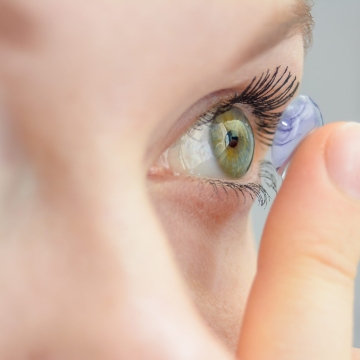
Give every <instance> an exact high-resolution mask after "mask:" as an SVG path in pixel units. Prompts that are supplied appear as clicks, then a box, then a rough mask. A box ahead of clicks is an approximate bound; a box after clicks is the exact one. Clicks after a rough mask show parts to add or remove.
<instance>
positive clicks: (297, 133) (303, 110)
mask: <svg viewBox="0 0 360 360" xmlns="http://www.w3.org/2000/svg"><path fill="white" fill-rule="evenodd" d="M323 125H324V122H323V117H322V115H321V112H320V109H319V107H318V106H317V105H316V104H315V102H314V101H313V100H311V99H310V98H309V97H308V96H305V95H300V96H299V97H297V98H296V99H295V100H294V101H292V102H291V103H290V105H289V106H288V107H287V108H286V110H285V111H284V113H283V114H282V116H281V118H280V121H279V125H278V127H277V129H276V132H275V136H274V141H273V145H272V149H271V157H272V162H273V165H274V167H275V168H276V170H277V172H278V173H279V174H280V175H281V176H282V177H283V178H284V177H285V175H286V168H287V165H288V163H289V161H290V160H291V157H292V155H293V153H294V151H295V149H296V148H297V147H298V145H299V144H300V142H301V141H302V140H303V139H304V138H305V137H306V136H307V135H308V134H309V133H310V132H311V131H312V130H314V129H316V128H318V127H321V126H323Z"/></svg>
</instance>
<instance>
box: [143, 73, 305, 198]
mask: <svg viewBox="0 0 360 360" xmlns="http://www.w3.org/2000/svg"><path fill="white" fill-rule="evenodd" d="M298 87H299V82H298V81H297V78H296V76H293V75H292V74H291V72H290V71H289V69H288V68H286V69H283V70H282V71H281V68H280V67H277V68H276V69H275V70H274V71H273V72H271V71H270V70H268V71H267V72H265V73H263V74H262V75H260V76H259V77H254V78H253V80H252V81H251V82H250V83H249V84H248V85H247V86H246V87H245V88H244V90H242V91H241V92H238V91H232V93H231V94H230V95H229V93H227V95H226V96H225V97H224V98H223V99H221V100H220V101H219V102H218V103H216V104H215V105H214V106H213V107H212V108H210V109H209V110H208V111H206V112H205V113H204V114H203V115H202V116H200V117H199V118H198V119H196V121H195V122H194V124H193V125H192V126H191V127H190V128H189V129H188V130H187V131H186V132H185V133H184V134H183V135H182V136H181V137H180V138H178V140H177V141H175V142H174V143H173V144H172V145H171V146H170V147H169V148H168V149H166V150H165V151H164V152H163V154H162V155H161V156H160V157H159V159H158V160H157V161H156V163H155V164H154V166H153V167H152V168H151V169H150V174H151V175H161V174H171V175H174V176H183V177H187V178H189V179H195V180H199V181H201V182H205V183H206V184H210V185H211V186H212V188H213V189H214V190H215V191H216V192H218V191H219V188H220V189H221V190H222V191H224V192H228V190H231V191H233V192H234V193H236V194H237V195H238V194H239V193H240V194H242V195H243V196H244V197H246V194H248V195H250V197H251V198H252V199H254V198H257V199H258V201H259V203H260V204H262V205H265V204H266V203H267V202H268V200H269V198H270V197H269V195H268V193H267V191H266V190H265V188H264V187H263V186H262V184H261V181H260V180H261V179H265V181H266V183H267V184H268V185H270V187H272V188H276V180H275V179H276V178H275V176H274V174H273V172H272V171H271V167H270V166H269V163H268V162H264V161H262V157H263V155H264V154H265V153H264V149H267V148H268V147H269V146H270V145H271V143H272V139H273V137H274V134H275V131H276V128H277V124H278V122H279V119H280V117H281V114H282V110H283V109H284V107H285V106H286V104H287V103H288V102H289V101H290V100H291V98H292V97H293V96H294V94H295V93H296V91H297V89H298Z"/></svg>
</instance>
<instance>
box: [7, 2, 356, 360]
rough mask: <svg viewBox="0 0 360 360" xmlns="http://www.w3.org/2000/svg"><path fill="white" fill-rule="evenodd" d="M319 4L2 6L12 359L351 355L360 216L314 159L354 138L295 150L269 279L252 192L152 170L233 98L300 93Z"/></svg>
mask: <svg viewBox="0 0 360 360" xmlns="http://www.w3.org/2000/svg"><path fill="white" fill-rule="evenodd" d="M306 9H307V8H306V4H305V3H304V2H301V1H300V0H256V1H254V0H241V1H239V0H226V1H215V0H214V1H209V0H182V1H162V0H154V1H151V2H143V1H140V0H138V1H130V0H127V1H126V0H122V1H105V0H103V1H100V0H87V1H85V0H76V1H74V0H64V1H61V2H58V1H55V0H48V1H43V0H32V1H25V0H0V84H1V88H0V104H1V112H0V114H1V125H2V133H3V134H5V135H6V136H4V139H6V140H4V141H3V142H2V143H1V144H0V146H1V162H2V167H1V173H0V177H1V178H0V184H1V187H0V196H1V205H2V206H1V211H0V224H1V229H0V231H1V239H2V242H1V244H0V246H1V249H0V285H1V292H2V296H1V297H0V334H1V336H0V358H1V359H4V360H8V359H9V360H10V359H16V360H17V359H51V360H52V359H56V360H57V359H68V360H72V359H87V360H88V359H94V360H95V359H96V360H97V359H110V360H111V359H114V360H115V359H140V360H141V359H164V360H165V359H173V360H178V359H179V360H180V359H208V360H212V359H224V360H228V359H231V358H232V357H233V356H234V354H235V353H237V355H238V356H239V357H240V358H241V359H243V360H250V359H251V360H253V359H265V358H266V359H277V360H281V359H286V360H291V359H297V360H298V359H306V360H308V359H312V358H318V359H330V360H340V359H341V360H344V359H347V360H348V359H350V356H351V340H350V339H351V336H352V328H351V304H350V302H351V301H350V299H351V296H352V281H351V277H352V276H354V274H353V270H352V269H353V267H354V268H355V267H356V263H357V261H358V258H359V254H360V245H359V244H358V242H356V241H355V239H356V238H357V237H358V235H360V230H359V229H358V225H357V222H358V221H357V219H358V217H359V213H360V210H359V204H358V203H357V202H356V201H353V200H352V199H350V198H347V197H345V196H344V195H343V193H342V192H341V191H339V190H338V189H337V188H336V187H335V186H333V185H332V183H331V181H330V180H329V178H328V176H327V175H326V170H325V166H324V161H323V157H322V156H323V152H321V151H319V150H318V149H319V148H320V149H325V148H326V146H327V141H328V139H330V138H332V137H331V136H332V134H333V132H335V130H336V129H340V127H341V125H339V124H337V125H333V126H332V127H326V128H324V129H322V130H321V131H320V132H317V133H316V134H314V135H313V136H312V137H310V139H309V140H308V141H307V142H306V143H305V144H304V146H303V147H302V148H301V149H300V150H299V152H298V153H297V155H296V156H295V158H294V161H293V163H292V165H291V168H290V170H289V175H288V178H289V180H287V181H286V182H285V183H284V186H283V188H282V190H281V192H280V193H279V196H278V198H277V199H276V202H275V204H274V206H273V211H272V215H271V216H270V218H269V222H268V225H267V229H266V230H265V236H264V239H263V242H264V245H263V249H265V250H263V249H262V251H261V256H260V260H259V265H258V267H257V264H256V253H255V249H254V244H253V240H252V234H251V230H250V224H249V210H250V207H251V203H252V201H251V199H250V198H249V197H248V196H247V197H246V202H245V204H244V203H243V202H242V201H238V199H237V197H236V195H234V194H233V193H229V196H225V195H224V194H222V195H220V196H219V197H217V196H214V193H213V189H212V187H210V186H206V185H204V186H203V187H202V188H201V191H199V182H198V181H197V180H193V181H190V180H188V179H187V178H185V177H180V176H171V175H164V176H159V175H154V174H152V173H151V171H150V172H149V170H150V169H151V168H152V166H153V165H154V163H155V162H156V160H157V159H158V157H159V156H160V155H161V154H162V153H163V151H165V150H166V149H167V148H168V147H169V146H171V144H172V143H174V142H175V141H176V140H177V139H178V138H179V137H180V136H181V135H182V134H183V133H184V132H185V131H187V130H188V129H189V128H190V127H191V126H192V125H193V124H194V123H195V121H196V119H197V118H198V117H199V116H200V115H201V114H203V113H204V111H207V110H208V109H209V108H211V106H212V105H214V104H215V103H216V102H217V101H218V100H221V98H222V96H223V95H224V92H227V91H230V92H231V91H232V92H234V91H241V90H242V89H244V88H245V87H246V86H247V85H248V84H249V83H250V82H251V80H252V79H253V78H254V76H257V77H258V76H260V75H261V74H262V73H263V72H266V71H267V70H270V71H271V70H274V69H275V68H276V67H278V66H281V67H282V68H285V67H289V69H290V71H291V72H292V74H293V75H294V76H297V78H298V79H299V81H300V79H301V76H302V66H303V55H304V44H305V42H306V41H307V40H306V39H308V36H309V22H308V20H309V17H308V16H307V12H306ZM304 39H305V40H304ZM285 106H286V105H284V107H285ZM284 107H283V108H284ZM245 110H246V109H245ZM280 110H283V109H280ZM249 121H250V123H251V124H252V126H254V118H253V117H251V115H249ZM352 132H354V131H352ZM256 136H257V135H256V134H255V138H256V150H255V157H254V160H253V165H252V168H251V170H250V172H249V173H248V174H247V175H246V176H245V177H244V178H243V179H242V180H241V181H244V182H246V181H250V180H251V181H255V180H257V176H258V175H257V174H258V172H257V169H258V167H259V164H260V162H261V160H262V159H263V157H264V156H265V153H266V151H267V148H266V147H264V146H262V145H260V141H259V139H258V138H257V137H256ZM340 163H341V162H340ZM304 172H306V174H311V176H312V178H311V181H305V179H306V180H308V178H305V175H304ZM307 176H308V175H307ZM300 180H301V181H300ZM309 182H311V184H312V188H311V189H308V188H306V186H305V185H306V184H307V183H309ZM294 188H296V192H292V191H291V189H294ZM315 198H316V199H317V202H316V203H315V202H314V199H315ZM290 200H291V201H290ZM334 203H336V204H337V207H336V209H338V208H339V207H341V211H342V215H340V214H339V212H336V211H337V210H336V209H334V207H333V206H331V204H334ZM320 204H321V207H320ZM297 205H298V206H297ZM322 207H323V208H322ZM305 208H306V209H314V212H315V214H316V218H317V221H318V223H316V224H315V223H313V222H311V219H313V218H314V217H315V216H314V214H313V213H311V212H310V211H306V212H305V211H304V209H305ZM324 209H327V210H328V209H331V211H329V212H325V211H324ZM290 213H291V215H292V216H291V217H290V215H289V214H290ZM323 213H326V216H324V218H322V217H321V214H323ZM344 213H345V214H349V216H344V215H343V214H344ZM350 214H351V215H350ZM280 219H281V221H283V222H284V224H285V225H284V226H282V227H279V226H276V225H277V224H279V221H280ZM335 219H336V221H335ZM338 219H340V220H339V221H337V220H338ZM329 224H331V227H330V226H329ZM344 228H345V229H348V230H347V232H346V234H344V233H343V229H344ZM293 229H296V230H297V231H296V236H297V238H296V237H295V236H294V237H292V238H290V236H289V234H291V235H293V234H294V233H295V232H294V231H293ZM304 229H305V230H306V231H305V230H304ZM324 229H331V231H328V232H326V230H324ZM309 234H311V236H310V235H309ZM340 234H341V236H340ZM308 238H309V239H310V240H308V241H296V239H302V240H304V239H308ZM340 238H341V242H340V241H339V240H338V239H340ZM312 239H315V240H314V241H313V242H312V241H311V240H312ZM285 240H286V241H285ZM287 242H289V243H291V242H292V246H291V247H289V246H288V245H287ZM314 243H316V246H314V245H313V244H314ZM343 244H345V245H343ZM332 249H336V251H332ZM310 250H311V251H310ZM338 250H339V251H338ZM339 253H340V254H343V257H341V256H338V254H339ZM304 254H310V255H309V256H304ZM319 254H320V255H319ZM323 254H325V255H323ZM304 258H306V259H308V258H309V259H311V260H313V261H308V262H307V261H305V260H304ZM342 259H346V260H347V262H346V266H344V267H341V266H342V265H343V261H342ZM304 264H306V266H305V265H304ZM324 264H327V266H326V265H325V266H324ZM329 264H330V266H329ZM340 267H341V269H342V270H343V269H344V268H346V271H342V270H341V271H342V272H343V273H345V272H346V273H347V274H348V275H346V276H344V277H341V275H339V276H335V275H334V276H332V275H333V271H332V270H333V269H335V271H334V272H335V273H336V274H338V272H337V270H338V269H340ZM329 269H330V270H329ZM255 272H256V277H255V282H254V286H253V290H252V291H251V294H250V300H249V302H248V304H247V305H246V308H245V303H246V302H247V299H248V295H249V291H250V287H251V284H252V282H253V279H254V276H255ZM303 274H305V276H303ZM329 274H330V275H329ZM334 278H336V280H334ZM273 289H274V291H273ZM321 291H323V292H321ZM298 299H300V300H298ZM324 302H326V304H327V307H326V308H325V309H324V307H323V304H324ZM339 309H340V310H339ZM245 311H246V313H245ZM329 314H331V316H330V315H329ZM329 318H331V321H332V323H333V324H336V326H331V324H329V322H328V321H329V320H328V319H329ZM304 319H305V320H306V324H305V325H304V323H303V321H304ZM312 319H314V321H312ZM242 324H243V326H242ZM241 326H242V328H241V334H240V327H241ZM324 329H326V330H328V331H324ZM320 330H321V331H320ZM328 344H330V345H332V344H334V346H333V347H332V346H328Z"/></svg>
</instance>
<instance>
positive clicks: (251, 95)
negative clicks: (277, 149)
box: [192, 66, 300, 145]
mask: <svg viewBox="0 0 360 360" xmlns="http://www.w3.org/2000/svg"><path fill="white" fill-rule="evenodd" d="M280 69H281V66H278V67H277V68H276V69H275V71H274V72H273V74H272V75H271V73H270V70H267V72H266V73H262V75H261V76H260V77H259V78H257V77H254V78H253V80H252V81H251V83H250V84H249V85H248V86H247V87H246V88H245V90H243V91H242V92H241V93H240V94H239V93H235V94H234V95H233V96H232V97H229V98H227V99H224V100H222V101H221V102H219V103H218V104H215V105H214V106H213V107H212V109H211V110H209V111H207V112H205V113H204V114H203V115H202V116H200V118H199V119H198V121H197V122H196V123H195V124H194V126H193V128H192V129H196V128H199V127H201V126H202V125H204V124H209V123H211V122H212V121H213V119H214V118H215V117H216V116H218V115H221V114H222V113H224V112H226V111H228V110H230V109H231V107H233V106H235V105H249V106H250V108H251V112H252V114H253V115H254V117H255V118H256V121H255V122H256V123H255V126H256V130H257V133H258V134H259V135H260V138H261V142H262V143H264V144H265V145H271V141H272V137H273V135H274V133H275V131H276V128H277V124H278V121H279V119H280V117H281V114H282V112H276V110H277V109H280V108H281V107H282V106H284V105H285V104H287V103H288V102H289V101H290V100H291V99H292V98H293V97H294V95H295V93H296V92H297V90H298V88H299V85H300V83H299V82H298V81H297V77H296V76H293V75H292V74H291V72H290V71H289V68H288V67H286V68H285V70H284V71H283V72H280Z"/></svg>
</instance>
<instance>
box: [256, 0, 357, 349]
mask: <svg viewBox="0 0 360 360" xmlns="http://www.w3.org/2000/svg"><path fill="white" fill-rule="evenodd" d="M313 15H314V19H315V29H314V42H313V45H312V47H311V48H310V50H309V53H308V55H307V57H306V62H305V71H304V79H303V82H302V90H301V93H303V94H306V95H310V96H311V97H312V98H313V99H314V100H315V101H316V102H317V103H318V105H319V106H320V108H321V110H322V112H323V116H324V120H325V123H330V122H334V121H339V120H352V121H358V122H360V108H358V106H359V105H360V0H316V1H315V5H314V8H313ZM269 209H270V206H268V207H267V209H265V210H264V209H261V208H259V207H254V210H253V219H254V232H255V236H256V238H257V240H258V241H259V239H260V238H261V233H262V229H263V226H264V222H265V219H266V216H267V213H268V211H269ZM359 221H360V219H359ZM359 240H360V239H359ZM354 346H356V347H358V348H360V267H359V269H358V279H357V284H356V299H355V336H354Z"/></svg>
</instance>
